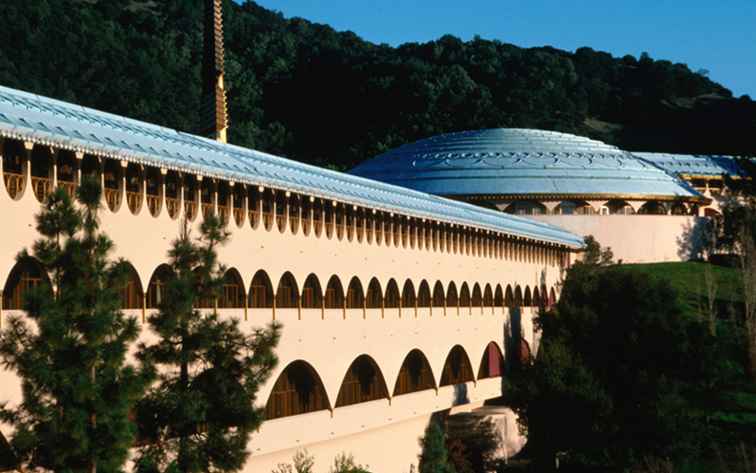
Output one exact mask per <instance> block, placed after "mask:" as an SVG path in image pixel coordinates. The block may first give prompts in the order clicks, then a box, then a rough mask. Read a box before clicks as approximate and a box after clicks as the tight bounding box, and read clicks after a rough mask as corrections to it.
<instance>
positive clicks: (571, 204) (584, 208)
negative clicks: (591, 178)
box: [554, 200, 596, 215]
mask: <svg viewBox="0 0 756 473" xmlns="http://www.w3.org/2000/svg"><path fill="white" fill-rule="evenodd" d="M554 213H555V214H557V215H594V214H596V211H595V210H594V209H593V207H591V206H590V205H588V202H586V201H584V200H565V201H563V202H560V203H559V205H557V206H556V207H555V208H554Z"/></svg>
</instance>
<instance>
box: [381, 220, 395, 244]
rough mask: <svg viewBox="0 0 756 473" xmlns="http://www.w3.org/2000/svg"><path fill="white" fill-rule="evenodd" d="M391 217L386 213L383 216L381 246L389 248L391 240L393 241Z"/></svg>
mask: <svg viewBox="0 0 756 473" xmlns="http://www.w3.org/2000/svg"><path fill="white" fill-rule="evenodd" d="M393 219H394V218H393V216H392V215H390V214H387V213H384V214H383V244H384V245H386V246H391V240H392V239H393V231H392V224H393Z"/></svg>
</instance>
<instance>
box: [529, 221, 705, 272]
mask: <svg viewBox="0 0 756 473" xmlns="http://www.w3.org/2000/svg"><path fill="white" fill-rule="evenodd" d="M529 217H530V218H534V219H536V220H540V221H543V222H547V223H551V224H553V225H557V226H560V227H562V228H564V229H566V230H568V231H571V232H573V233H576V234H578V235H583V236H585V235H593V236H594V237H595V238H596V240H597V241H598V242H599V243H601V245H602V246H609V247H611V249H612V252H613V253H614V258H615V260H620V259H621V260H622V261H624V262H625V263H653V262H661V261H684V260H687V259H688V257H687V252H685V251H682V252H681V248H682V247H681V244H680V242H681V241H687V240H688V236H689V235H690V234H691V233H692V234H695V229H696V225H697V222H702V221H703V220H702V218H701V217H694V216H677V215H532V216H529ZM693 241H695V237H694V238H693ZM695 246H697V245H696V244H694V247H695Z"/></svg>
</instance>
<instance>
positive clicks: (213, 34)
mask: <svg viewBox="0 0 756 473" xmlns="http://www.w3.org/2000/svg"><path fill="white" fill-rule="evenodd" d="M222 1H223V0H205V25H204V28H205V31H204V37H205V39H204V45H205V51H204V55H203V60H202V103H201V112H200V113H201V117H200V119H201V123H200V126H201V133H202V134H203V135H205V136H209V137H211V138H213V139H216V140H218V141H220V142H222V143H226V142H227V136H226V135H227V132H228V108H227V104H226V87H225V84H224V80H223V79H224V69H225V68H224V56H225V53H224V49H223V10H222Z"/></svg>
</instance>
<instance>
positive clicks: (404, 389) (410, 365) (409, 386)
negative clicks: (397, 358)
mask: <svg viewBox="0 0 756 473" xmlns="http://www.w3.org/2000/svg"><path fill="white" fill-rule="evenodd" d="M435 387H436V380H435V379H434V377H433V371H432V370H431V367H430V364H429V363H428V359H427V358H426V357H425V355H424V354H423V352H421V351H420V350H417V349H415V350H412V351H411V352H409V353H408V354H407V356H406V357H405V358H404V362H403V363H402V367H401V368H400V369H399V376H397V378H396V384H395V385H394V396H400V395H402V394H408V393H414V392H417V391H424V390H426V389H435Z"/></svg>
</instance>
